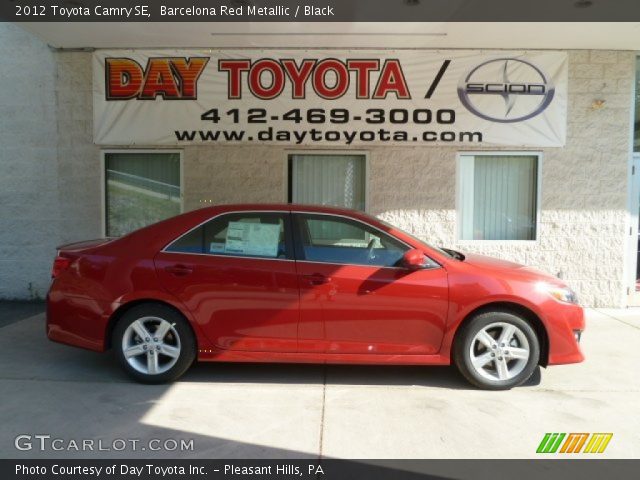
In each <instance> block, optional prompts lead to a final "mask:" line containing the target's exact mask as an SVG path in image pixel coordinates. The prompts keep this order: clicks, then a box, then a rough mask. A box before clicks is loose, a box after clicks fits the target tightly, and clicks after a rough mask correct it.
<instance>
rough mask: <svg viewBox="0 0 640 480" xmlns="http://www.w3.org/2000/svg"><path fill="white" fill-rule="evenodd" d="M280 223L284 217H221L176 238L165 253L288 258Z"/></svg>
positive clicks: (268, 214) (251, 214)
mask: <svg viewBox="0 0 640 480" xmlns="http://www.w3.org/2000/svg"><path fill="white" fill-rule="evenodd" d="M284 219H285V214H281V213H271V212H264V213H263V212H246V213H245V212H242V213H230V214H227V215H222V216H219V217H216V218H214V219H212V220H210V221H208V222H207V223H205V224H203V225H201V226H199V227H198V228H196V229H194V230H192V231H190V232H188V233H186V234H185V235H183V236H182V237H180V238H178V239H177V240H176V241H174V242H173V243H172V244H170V245H169V246H168V247H167V248H166V249H165V251H167V252H179V253H199V254H212V255H213V254H215V255H233V256H241V257H242V256H247V257H264V258H289V257H290V255H289V254H288V248H289V247H288V245H287V243H288V242H286V240H285V220H284Z"/></svg>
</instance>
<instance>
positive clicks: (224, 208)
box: [205, 203, 372, 219]
mask: <svg viewBox="0 0 640 480" xmlns="http://www.w3.org/2000/svg"><path fill="white" fill-rule="evenodd" d="M205 209H207V210H210V211H211V213H222V212H231V211H252V210H257V211H269V210H278V211H285V212H291V211H293V212H296V211H300V212H314V213H327V214H330V215H331V214H333V215H348V216H354V217H366V218H370V219H371V218H372V217H370V215H367V214H366V213H365V212H362V211H359V210H353V209H349V208H342V207H333V206H325V205H308V204H302V203H236V204H224V205H215V206H211V207H205Z"/></svg>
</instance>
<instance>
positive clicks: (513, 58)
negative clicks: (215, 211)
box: [93, 49, 567, 147]
mask: <svg viewBox="0 0 640 480" xmlns="http://www.w3.org/2000/svg"><path fill="white" fill-rule="evenodd" d="M93 67H94V68H93V83H94V85H93V99H94V108H93V111H94V141H95V143H96V144H99V145H143V146H151V145H184V144H196V143H197V144H216V143H225V144H238V145H240V144H242V145H251V144H278V145H284V146H296V145H318V146H336V147H340V146H347V145H357V146H359V147H362V146H366V145H412V146H442V145H458V146H459V145H463V146H468V147H480V146H489V145H509V146H523V147H524V146H526V147H560V146H563V145H564V144H565V139H566V111H567V54H566V53H565V52H531V51H527V52H518V51H499V52H486V51H479V50H468V51H464V50H452V51H432V50H426V51H425V50H398V51H393V50H384V51H374V50H344V51H335V50H269V51H265V50H219V51H216V50H208V49H207V50H175V51H170V50H157V51H152V50H130V51H97V52H96V53H95V54H94V65H93Z"/></svg>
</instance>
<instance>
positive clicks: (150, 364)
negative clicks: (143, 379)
mask: <svg viewBox="0 0 640 480" xmlns="http://www.w3.org/2000/svg"><path fill="white" fill-rule="evenodd" d="M147 371H148V372H149V375H155V374H157V373H158V355H155V354H154V353H153V352H149V353H147Z"/></svg>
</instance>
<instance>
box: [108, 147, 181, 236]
mask: <svg viewBox="0 0 640 480" xmlns="http://www.w3.org/2000/svg"><path fill="white" fill-rule="evenodd" d="M112 153H116V154H118V153H128V154H132V153H133V154H135V153H145V154H149V153H173V154H178V156H179V163H180V213H184V151H183V150H180V149H175V148H116V149H113V148H106V149H101V150H100V215H101V218H100V232H101V233H102V236H103V237H106V236H107V170H106V168H107V161H106V156H107V155H108V154H112Z"/></svg>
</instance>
